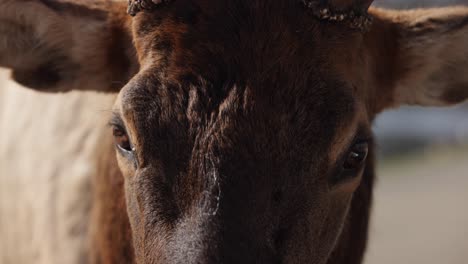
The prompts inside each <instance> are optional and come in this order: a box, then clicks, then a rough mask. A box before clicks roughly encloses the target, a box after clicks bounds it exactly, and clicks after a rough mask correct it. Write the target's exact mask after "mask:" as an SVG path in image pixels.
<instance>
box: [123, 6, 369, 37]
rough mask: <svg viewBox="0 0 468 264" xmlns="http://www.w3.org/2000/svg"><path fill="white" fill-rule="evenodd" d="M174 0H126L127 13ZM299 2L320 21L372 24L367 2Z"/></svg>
mask: <svg viewBox="0 0 468 264" xmlns="http://www.w3.org/2000/svg"><path fill="white" fill-rule="evenodd" d="M171 1H174V0H128V11H127V12H128V14H129V15H131V16H135V15H137V14H138V13H139V12H141V11H151V10H154V8H156V7H158V6H160V5H162V4H166V3H169V2H171ZM297 1H298V2H301V3H302V4H303V5H304V7H305V8H307V9H309V10H311V13H312V14H313V16H315V17H316V18H317V19H319V20H321V21H326V22H331V23H342V24H346V25H347V26H348V27H350V28H351V29H355V30H360V31H363V32H365V31H367V30H368V29H369V27H370V25H371V24H372V17H371V16H370V15H369V14H368V13H367V7H368V6H369V4H366V3H367V2H369V3H370V2H371V1H367V0H364V1H360V2H364V5H363V6H364V8H351V9H349V10H345V11H337V10H334V8H333V7H332V6H330V4H329V3H328V1H326V0H297Z"/></svg>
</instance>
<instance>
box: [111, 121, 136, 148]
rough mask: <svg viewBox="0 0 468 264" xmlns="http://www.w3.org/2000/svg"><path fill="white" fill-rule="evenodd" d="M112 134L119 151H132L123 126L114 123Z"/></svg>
mask: <svg viewBox="0 0 468 264" xmlns="http://www.w3.org/2000/svg"><path fill="white" fill-rule="evenodd" d="M112 134H113V136H114V142H115V145H116V146H117V148H118V149H119V150H120V151H123V152H126V153H130V152H133V151H134V149H133V146H132V143H131V142H130V138H129V137H128V134H127V132H126V131H125V129H124V128H122V127H120V126H115V125H114V126H113V127H112Z"/></svg>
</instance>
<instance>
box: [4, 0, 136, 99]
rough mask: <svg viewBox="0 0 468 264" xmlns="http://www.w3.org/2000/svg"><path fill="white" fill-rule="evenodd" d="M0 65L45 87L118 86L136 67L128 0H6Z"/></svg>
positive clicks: (16, 77)
mask: <svg viewBox="0 0 468 264" xmlns="http://www.w3.org/2000/svg"><path fill="white" fill-rule="evenodd" d="M0 36H1V39H0V67H6V68H10V69H12V78H13V79H14V80H15V81H17V82H18V83H20V84H22V85H24V86H27V87H30V88H33V89H36V90H41V91H49V92H56V91H69V90H96V91H108V92H115V91H118V90H119V89H120V88H121V87H122V86H123V85H124V84H125V83H126V81H127V80H128V79H129V78H130V77H131V76H132V74H133V73H134V72H136V70H137V67H138V65H137V62H136V55H135V51H134V47H133V44H132V39H131V30H130V20H129V19H128V18H127V15H126V3H125V2H123V1H122V2H116V1H105V0H100V1H91V0H78V1H68V0H67V1H63V0H62V1H50V0H31V1H18V0H3V1H1V2H0Z"/></svg>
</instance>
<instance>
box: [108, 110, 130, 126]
mask: <svg viewBox="0 0 468 264" xmlns="http://www.w3.org/2000/svg"><path fill="white" fill-rule="evenodd" d="M108 126H110V127H117V128H119V129H122V130H124V131H126V129H125V125H124V123H123V120H122V118H121V117H120V114H119V113H117V112H113V113H112V117H111V119H110V120H109V122H108Z"/></svg>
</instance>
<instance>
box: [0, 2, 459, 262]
mask: <svg viewBox="0 0 468 264" xmlns="http://www.w3.org/2000/svg"><path fill="white" fill-rule="evenodd" d="M4 2H5V1H4ZM75 2H78V1H75ZM79 2H81V3H79V4H78V3H68V2H64V3H63V2H56V1H6V2H5V3H1V4H0V14H1V15H2V16H1V17H2V20H0V32H1V33H2V36H7V38H5V39H6V41H3V42H0V64H2V65H5V66H8V67H11V68H13V69H14V73H13V76H14V78H15V79H16V80H17V81H19V82H21V83H23V84H26V85H28V86H30V87H33V88H36V89H41V90H49V91H52V90H53V91H64V90H70V89H87V90H100V91H103V90H105V91H114V92H118V93H119V96H118V98H117V100H116V102H115V106H114V114H113V117H112V120H111V124H112V127H113V135H114V137H115V148H116V152H117V159H118V163H119V167H120V169H121V171H122V173H123V175H124V177H125V190H126V201H127V208H128V210H127V211H128V216H129V219H130V223H131V227H132V235H133V243H134V248H135V252H136V258H137V260H138V262H139V263H317V264H323V263H327V261H330V258H331V257H330V256H337V255H339V253H336V254H335V255H333V250H334V249H336V248H337V247H338V245H339V244H340V243H344V242H340V240H343V239H344V238H343V237H344V236H345V235H347V234H349V233H350V232H352V230H350V229H352V228H354V229H355V228H357V229H358V230H360V232H361V231H362V232H363V233H362V234H358V235H357V236H355V238H356V237H360V239H361V240H365V230H366V228H365V227H366V225H367V210H360V209H359V207H363V208H368V207H369V203H370V195H369V192H370V190H369V188H370V185H371V183H370V182H371V181H372V179H371V177H372V164H371V162H370V159H371V158H372V157H369V151H370V149H371V147H372V133H371V132H370V130H371V129H370V124H371V121H372V120H373V118H374V117H375V115H376V114H377V113H379V112H381V111H382V110H384V109H385V108H388V107H395V106H398V105H400V104H420V105H448V104H453V103H458V102H461V101H463V100H465V99H466V98H467V97H468V77H467V76H468V75H466V74H463V73H464V72H466V71H467V70H468V46H467V45H466V44H467V42H468V22H467V21H468V10H467V8H461V7H460V8H458V9H441V10H427V11H424V10H421V11H417V12H396V11H383V10H371V12H370V13H371V15H372V16H373V17H374V19H373V23H372V24H371V21H370V19H369V16H368V6H369V4H370V1H358V0H355V1H345V0H341V1H339V0H334V1H328V2H327V1H300V0H281V1H267V0H253V1H252V0H238V1H217V0H200V1H195V0H175V1H169V2H166V1H153V2H156V3H159V2H163V3H162V4H161V3H159V4H154V3H152V2H151V1H140V3H136V4H137V5H136V6H135V5H134V4H135V3H132V7H131V8H130V11H131V12H132V13H134V14H136V16H135V17H134V18H130V17H128V18H126V17H125V15H124V13H125V10H126V7H125V5H124V4H122V3H113V2H99V3H97V4H96V1H89V2H87V1H79ZM91 2H92V3H91ZM138 4H143V6H142V7H141V6H138ZM137 11H141V12H137ZM137 13H138V14H137ZM12 14H14V15H12ZM3 17H6V19H4V18H3ZM44 17H46V18H44ZM32 47H34V49H32ZM24 54H26V55H27V56H24ZM122 82H126V84H125V85H123V84H122ZM121 87H123V88H121ZM120 88H121V89H120ZM363 185H364V186H363ZM360 189H362V190H360ZM358 191H360V193H358V194H357V193H356V192H358ZM356 197H360V198H359V199H361V200H359V201H358V202H354V200H356V199H357V198H356ZM353 199H354V200H353ZM353 202H354V203H355V204H353ZM350 208H353V209H350ZM359 212H360V213H362V214H365V216H364V217H363V218H364V219H365V220H363V221H361V222H360V223H358V225H363V226H364V227H362V226H357V227H356V226H354V227H350V226H349V225H350V222H352V221H353V219H354V218H359V217H360V216H359V215H358V214H359ZM347 242H349V241H347ZM349 243H353V241H351V242H349ZM356 243H360V244H362V245H363V242H356ZM340 247H348V248H349V247H351V245H350V244H346V245H341V246H340ZM342 257H343V258H345V257H346V256H342ZM337 258H338V257H337ZM345 262H346V261H345ZM346 263H351V262H346Z"/></svg>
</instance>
